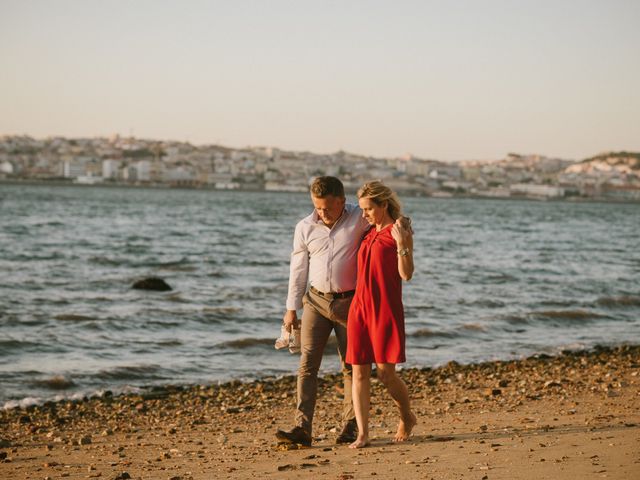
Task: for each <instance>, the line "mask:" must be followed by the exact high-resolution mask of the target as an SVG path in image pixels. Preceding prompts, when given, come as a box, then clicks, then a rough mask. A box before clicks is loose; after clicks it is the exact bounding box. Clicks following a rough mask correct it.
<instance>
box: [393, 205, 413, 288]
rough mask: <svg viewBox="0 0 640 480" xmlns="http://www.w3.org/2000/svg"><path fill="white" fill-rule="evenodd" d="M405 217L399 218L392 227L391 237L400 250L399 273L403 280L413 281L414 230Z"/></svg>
mask: <svg viewBox="0 0 640 480" xmlns="http://www.w3.org/2000/svg"><path fill="white" fill-rule="evenodd" d="M407 220H408V219H407V218H405V217H401V218H398V219H397V220H396V223H394V224H393V227H391V236H392V237H393V239H394V240H395V241H396V246H397V248H398V273H399V274H400V278H402V279H403V280H405V281H406V280H411V277H412V276H413V229H412V228H411V221H410V220H409V221H407Z"/></svg>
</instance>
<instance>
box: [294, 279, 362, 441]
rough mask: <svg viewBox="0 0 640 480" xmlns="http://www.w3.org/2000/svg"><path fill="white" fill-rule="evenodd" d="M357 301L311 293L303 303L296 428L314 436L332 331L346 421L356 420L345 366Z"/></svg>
mask: <svg viewBox="0 0 640 480" xmlns="http://www.w3.org/2000/svg"><path fill="white" fill-rule="evenodd" d="M352 298H353V297H348V298H337V299H335V300H331V299H328V298H325V297H323V296H321V295H317V294H316V293H314V292H312V291H311V290H310V291H308V292H307V294H306V295H305V296H304V298H303V299H302V304H303V312H302V319H301V323H302V327H301V328H302V331H301V356H300V368H299V370H298V385H297V386H298V398H297V402H298V403H297V406H296V419H295V421H296V425H297V426H299V427H302V428H304V429H305V431H307V432H308V433H309V434H311V431H312V424H313V412H314V410H315V408H316V397H317V392H318V370H319V369H320V363H321V362H322V354H323V353H324V347H325V346H326V344H327V340H328V339H329V336H330V335H331V331H332V330H333V331H335V333H336V339H337V341H338V354H339V355H340V364H341V366H342V374H343V377H344V403H343V409H342V421H343V422H346V421H348V420H351V419H353V418H355V413H354V411H353V403H352V401H351V365H347V364H346V363H344V359H345V357H346V355H347V328H346V324H347V315H348V313H349V306H350V305H351V300H352Z"/></svg>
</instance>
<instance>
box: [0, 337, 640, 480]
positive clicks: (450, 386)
mask: <svg viewBox="0 0 640 480" xmlns="http://www.w3.org/2000/svg"><path fill="white" fill-rule="evenodd" d="M325 361H326V360H325ZM402 377H403V378H404V379H405V381H406V382H407V384H408V386H409V390H410V392H411V398H412V402H413V407H414V410H415V412H416V414H417V415H418V421H419V423H418V426H417V427H416V428H415V430H414V435H413V436H412V437H411V438H410V440H409V441H407V442H405V443H402V444H396V443H393V442H391V439H392V438H393V434H394V433H395V430H396V426H397V420H398V418H397V413H396V411H395V410H394V408H393V406H392V403H391V400H390V398H389V397H388V396H387V394H386V393H385V391H384V389H383V388H382V386H381V384H380V383H379V382H377V380H375V379H374V381H373V390H372V395H373V398H372V416H371V436H372V445H371V446H370V447H368V448H364V449H360V450H352V449H349V448H347V447H346V446H338V445H335V437H336V435H337V432H336V430H339V428H340V421H339V412H340V409H341V407H340V404H341V401H342V390H341V388H340V377H339V376H335V375H330V376H326V377H324V378H323V379H321V382H320V388H319V398H318V405H317V409H316V419H315V424H314V432H313V434H314V442H313V446H312V447H311V448H300V449H287V448H285V447H284V446H279V445H278V444H277V442H276V439H275V437H274V432H275V430H276V429H277V428H290V427H291V426H292V418H293V409H294V403H295V378H294V377H293V376H291V377H285V378H281V379H265V380H262V381H256V382H252V383H241V382H231V383H227V384H224V385H214V386H196V387H165V388H155V389H150V390H149V391H147V392H145V393H144V394H139V395H122V396H117V397H114V396H109V395H105V396H104V397H102V398H91V399H85V400H81V401H73V402H71V401H64V402H58V403H48V404H45V405H43V406H39V407H30V408H27V409H12V410H7V411H2V412H0V479H3V480H4V479H7V480H8V479H11V480H13V479H47V478H49V479H59V478H71V479H77V478H83V479H85V478H101V479H109V480H114V479H127V478H132V479H138V478H139V479H166V480H169V479H173V480H177V479H181V480H187V479H214V478H329V479H358V478H372V477H373V478H381V479H382V478H384V479H387V478H388V479H393V478H397V479H403V480H404V479H411V478H421V479H422V478H425V479H437V480H439V479H477V480H482V479H485V480H488V479H516V478H517V479H532V480H533V479H536V480H539V479H576V478H578V479H590V478H609V479H621V480H622V479H625V480H630V479H636V478H640V347H639V346H625V347H618V348H613V349H609V348H599V349H596V350H594V351H591V352H579V353H565V354H563V355H561V356H558V357H547V356H538V357H532V358H528V359H524V360H518V361H509V362H487V363H482V364H478V365H468V366H463V365H458V364H456V363H454V362H452V363H450V364H447V365H445V366H443V367H441V368H437V369H407V370H404V371H402Z"/></svg>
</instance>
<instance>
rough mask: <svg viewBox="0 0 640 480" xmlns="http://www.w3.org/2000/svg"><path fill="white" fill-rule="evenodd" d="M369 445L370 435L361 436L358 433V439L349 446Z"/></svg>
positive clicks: (361, 446) (360, 446)
mask: <svg viewBox="0 0 640 480" xmlns="http://www.w3.org/2000/svg"><path fill="white" fill-rule="evenodd" d="M368 445H369V437H361V436H360V435H358V438H356V441H355V442H353V443H352V444H351V445H349V448H363V447H366V446H368Z"/></svg>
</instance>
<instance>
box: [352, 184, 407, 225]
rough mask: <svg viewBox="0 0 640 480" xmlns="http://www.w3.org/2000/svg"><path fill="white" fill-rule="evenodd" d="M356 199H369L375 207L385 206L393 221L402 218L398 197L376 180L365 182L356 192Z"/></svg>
mask: <svg viewBox="0 0 640 480" xmlns="http://www.w3.org/2000/svg"><path fill="white" fill-rule="evenodd" d="M358 198H370V199H371V200H372V201H373V203H375V204H376V205H380V206H382V205H383V204H384V203H385V202H386V204H387V211H388V212H389V215H390V216H391V218H393V219H394V220H397V219H398V218H400V217H401V216H402V204H401V203H400V200H399V199H398V195H396V193H395V192H394V191H393V190H391V189H390V188H389V187H387V186H386V185H385V184H383V183H382V182H380V181H378V180H374V181H373V182H367V183H365V184H364V185H363V186H362V187H360V190H358Z"/></svg>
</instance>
